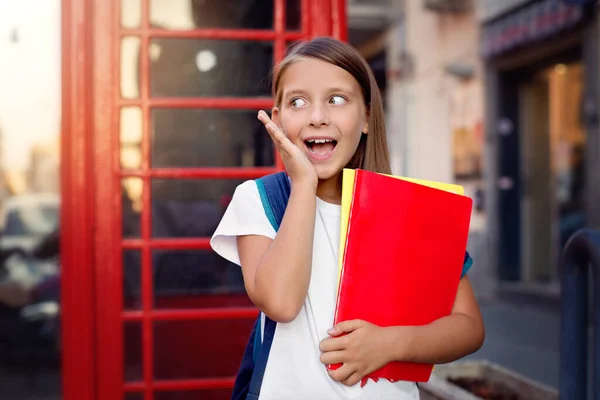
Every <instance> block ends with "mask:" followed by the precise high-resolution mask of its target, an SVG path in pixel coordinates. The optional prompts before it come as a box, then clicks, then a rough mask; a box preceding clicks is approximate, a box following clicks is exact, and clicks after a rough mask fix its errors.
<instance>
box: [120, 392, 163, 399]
mask: <svg viewBox="0 0 600 400" xmlns="http://www.w3.org/2000/svg"><path fill="white" fill-rule="evenodd" d="M154 398H155V399H156V396H154ZM125 400H144V394H143V393H125Z"/></svg>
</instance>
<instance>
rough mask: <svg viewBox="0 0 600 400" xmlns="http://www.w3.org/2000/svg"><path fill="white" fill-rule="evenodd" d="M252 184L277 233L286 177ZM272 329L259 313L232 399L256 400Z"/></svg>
mask: <svg viewBox="0 0 600 400" xmlns="http://www.w3.org/2000/svg"><path fill="white" fill-rule="evenodd" d="M256 185H257V187H258V192H259V194H260V200H261V203H262V205H263V209H264V211H265V214H266V215H267V218H268V220H269V222H270V223H271V226H272V227H273V229H275V232H277V231H278V230H279V225H280V224H281V221H282V219H283V215H284V213H285V208H286V206H287V202H288V200H289V198H290V192H291V186H290V182H289V179H288V177H287V174H286V173H285V171H282V172H277V173H274V174H270V175H266V176H263V177H262V178H258V179H256ZM472 264H473V260H472V259H471V257H470V256H469V253H468V252H465V259H464V263H463V271H462V276H461V278H462V277H463V276H465V274H466V273H467V271H468V270H469V269H470V268H471V265H472ZM263 326H264V328H263ZM276 327H277V323H276V322H275V321H273V320H271V319H270V318H269V317H267V316H266V315H264V314H263V313H262V312H260V313H259V315H258V317H257V318H256V321H255V322H254V327H253V328H252V332H251V333H250V337H249V339H248V344H247V345H246V349H245V351H244V355H243V357H242V362H241V364H240V368H239V370H238V373H237V376H236V379H235V383H234V386H233V393H232V396H231V399H232V400H258V397H259V395H260V388H261V385H262V380H263V377H264V374H265V369H266V367H267V361H268V359H269V351H270V350H271V344H272V343H273V337H274V336H275V328H276Z"/></svg>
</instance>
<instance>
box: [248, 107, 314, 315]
mask: <svg viewBox="0 0 600 400" xmlns="http://www.w3.org/2000/svg"><path fill="white" fill-rule="evenodd" d="M273 111H274V113H275V112H278V109H277V107H275V108H274V109H273ZM258 119H259V120H260V121H261V122H262V123H263V124H264V125H265V128H267V132H269V135H270V136H271V139H272V140H273V143H274V144H275V147H277V150H278V151H279V154H280V155H281V158H282V160H283V163H284V165H285V168H286V170H287V173H288V174H289V176H290V180H291V186H292V190H291V193H290V198H289V200H288V204H287V207H286V210H285V214H284V216H283V220H282V221H281V225H280V226H279V231H278V232H277V235H276V236H275V240H271V239H269V238H266V237H263V236H242V237H238V239H237V245H238V253H239V256H240V263H241V264H242V274H243V276H244V284H245V285H246V292H247V293H248V296H249V297H250V299H251V300H252V301H253V302H254V304H255V305H256V306H257V307H259V308H260V309H261V310H262V311H263V312H264V313H265V314H266V315H267V316H268V317H269V318H271V319H272V320H274V321H276V322H290V321H292V320H293V319H294V318H296V316H297V315H298V313H299V312H300V310H301V308H302V304H303V303H304V299H305V298H306V293H307V292H308V284H309V282H310V272H311V264H312V253H313V237H314V232H315V216H316V207H317V205H316V202H317V200H316V199H317V185H318V183H319V179H318V177H317V172H316V171H315V168H314V167H313V165H312V164H311V163H310V161H309V160H308V158H306V156H305V155H304V153H303V152H302V150H300V149H299V148H298V147H297V146H296V145H294V144H293V143H292V142H290V140H289V139H288V138H287V137H286V136H285V134H284V133H283V131H282V130H281V129H280V128H279V127H278V126H277V125H276V124H275V123H274V122H273V121H271V119H270V118H269V116H268V115H267V114H266V113H265V112H264V111H262V110H261V111H259V113H258Z"/></svg>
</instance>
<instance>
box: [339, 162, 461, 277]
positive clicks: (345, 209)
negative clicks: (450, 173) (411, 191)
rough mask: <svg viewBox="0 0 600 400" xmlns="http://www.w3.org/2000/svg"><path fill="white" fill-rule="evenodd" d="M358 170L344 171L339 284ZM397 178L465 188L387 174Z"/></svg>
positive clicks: (443, 187)
mask: <svg viewBox="0 0 600 400" xmlns="http://www.w3.org/2000/svg"><path fill="white" fill-rule="evenodd" d="M355 175H356V170H354V169H349V168H345V169H344V170H343V172H342V204H341V206H342V211H341V227H340V247H339V257H338V258H339V261H338V286H339V281H340V277H341V272H342V264H343V260H344V250H345V248H346V235H347V233H348V219H349V216H350V206H351V205H352V193H353V191H354V177H355ZM382 175H386V176H390V177H392V178H396V179H402V180H405V181H409V182H413V183H418V184H420V185H425V186H429V187H432V188H435V189H440V190H445V191H447V192H451V193H455V194H459V195H461V196H462V195H464V193H465V191H464V188H463V187H462V186H460V185H455V184H451V183H442V182H434V181H427V180H422V179H414V178H407V177H404V176H394V175H387V174H382Z"/></svg>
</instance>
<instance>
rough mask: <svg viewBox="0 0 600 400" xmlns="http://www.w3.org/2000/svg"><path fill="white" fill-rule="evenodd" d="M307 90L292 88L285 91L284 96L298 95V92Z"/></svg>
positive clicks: (302, 92) (303, 92)
mask: <svg viewBox="0 0 600 400" xmlns="http://www.w3.org/2000/svg"><path fill="white" fill-rule="evenodd" d="M305 93H306V92H305V91H304V90H300V89H292V90H289V91H286V92H285V93H284V97H288V96H292V95H297V94H305Z"/></svg>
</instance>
